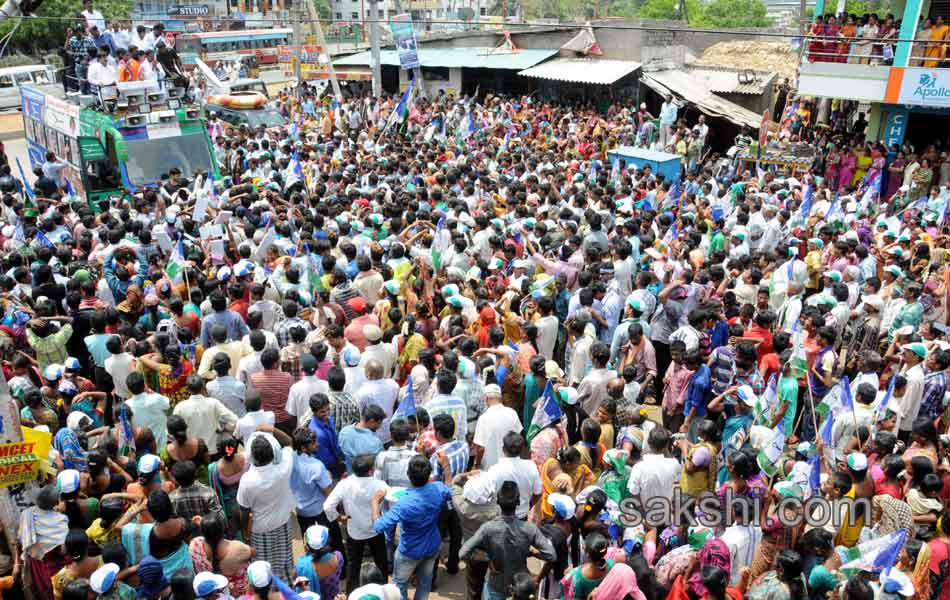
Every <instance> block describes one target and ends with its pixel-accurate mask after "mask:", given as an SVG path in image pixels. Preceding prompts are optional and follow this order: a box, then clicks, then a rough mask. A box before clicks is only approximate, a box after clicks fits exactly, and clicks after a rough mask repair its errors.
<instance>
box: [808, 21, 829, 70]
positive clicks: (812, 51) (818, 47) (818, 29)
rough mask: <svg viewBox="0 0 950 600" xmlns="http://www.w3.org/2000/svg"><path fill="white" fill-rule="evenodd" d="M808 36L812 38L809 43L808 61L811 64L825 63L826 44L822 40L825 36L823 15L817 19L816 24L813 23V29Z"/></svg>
mask: <svg viewBox="0 0 950 600" xmlns="http://www.w3.org/2000/svg"><path fill="white" fill-rule="evenodd" d="M808 35H809V36H810V37H811V39H810V41H809V42H808V60H809V61H811V62H825V60H826V59H825V57H824V56H823V54H824V51H825V42H824V40H823V39H822V37H824V35H825V20H824V17H822V16H821V15H818V16H816V17H815V22H814V23H812V25H811V29H809V30H808Z"/></svg>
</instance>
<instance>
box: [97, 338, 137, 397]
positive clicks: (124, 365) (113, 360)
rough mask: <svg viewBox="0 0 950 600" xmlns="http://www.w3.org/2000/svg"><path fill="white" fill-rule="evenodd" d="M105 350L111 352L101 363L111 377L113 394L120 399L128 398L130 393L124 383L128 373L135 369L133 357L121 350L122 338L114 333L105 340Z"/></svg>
mask: <svg viewBox="0 0 950 600" xmlns="http://www.w3.org/2000/svg"><path fill="white" fill-rule="evenodd" d="M106 350H108V351H109V352H110V353H112V356H110V357H109V358H107V359H106V360H105V362H104V363H103V368H105V370H106V373H108V374H109V376H110V377H112V383H113V384H114V385H115V395H116V396H118V397H119V398H120V399H121V400H128V399H129V397H130V396H131V395H132V394H131V392H129V388H128V386H127V385H126V380H127V379H128V377H129V373H131V372H132V371H134V370H135V357H134V356H132V355H131V354H129V353H128V352H122V340H120V339H119V336H117V335H114V336H112V337H111V338H109V341H107V342H106Z"/></svg>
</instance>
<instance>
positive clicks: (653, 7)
mask: <svg viewBox="0 0 950 600" xmlns="http://www.w3.org/2000/svg"><path fill="white" fill-rule="evenodd" d="M686 10H687V12H688V13H689V17H690V21H693V20H694V19H695V18H696V15H699V14H700V12H701V10H702V9H701V5H700V4H699V0H686ZM638 16H640V17H641V18H643V19H656V20H657V21H676V20H679V19H682V18H683V15H681V14H680V0H647V1H646V2H644V3H643V5H642V6H640V14H639V15H638Z"/></svg>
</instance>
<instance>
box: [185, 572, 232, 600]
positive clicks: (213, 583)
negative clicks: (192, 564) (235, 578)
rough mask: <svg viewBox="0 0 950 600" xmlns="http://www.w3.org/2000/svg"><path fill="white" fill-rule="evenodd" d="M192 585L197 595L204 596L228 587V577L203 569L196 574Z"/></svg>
mask: <svg viewBox="0 0 950 600" xmlns="http://www.w3.org/2000/svg"><path fill="white" fill-rule="evenodd" d="M192 586H193V587H194V588H195V596H197V597H198V598H204V597H205V596H207V595H209V594H213V593H214V592H217V591H218V590H223V589H225V588H227V587H228V578H227V577H225V576H224V575H218V574H217V573H212V572H211V571H202V572H201V573H198V574H197V575H195V578H194V580H192Z"/></svg>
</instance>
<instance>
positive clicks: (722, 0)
mask: <svg viewBox="0 0 950 600" xmlns="http://www.w3.org/2000/svg"><path fill="white" fill-rule="evenodd" d="M692 17H693V14H692V11H690V21H691V24H694V23H692V20H693V19H692ZM701 17H702V22H701V23H695V24H696V25H700V26H702V27H769V26H771V25H772V19H771V18H769V17H768V15H767V14H766V8H765V3H764V2H762V0H710V1H709V2H707V3H706V4H705V6H704V7H703V11H702V15H701Z"/></svg>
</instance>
